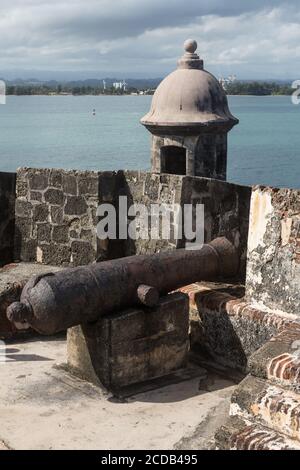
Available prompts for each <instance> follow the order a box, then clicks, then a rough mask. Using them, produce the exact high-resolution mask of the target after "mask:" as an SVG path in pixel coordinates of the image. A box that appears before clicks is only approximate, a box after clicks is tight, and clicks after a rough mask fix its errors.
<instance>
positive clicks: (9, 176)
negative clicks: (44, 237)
mask: <svg viewBox="0 0 300 470" xmlns="http://www.w3.org/2000/svg"><path fill="white" fill-rule="evenodd" d="M15 191H16V175H15V174H14V173H2V172H0V266H2V265H4V264H5V263H9V262H11V261H12V260H13V250H14V226H15Z"/></svg>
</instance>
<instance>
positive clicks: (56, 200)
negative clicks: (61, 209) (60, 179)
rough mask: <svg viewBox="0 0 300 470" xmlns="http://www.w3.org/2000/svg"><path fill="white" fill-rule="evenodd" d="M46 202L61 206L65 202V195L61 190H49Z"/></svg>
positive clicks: (45, 195)
mask: <svg viewBox="0 0 300 470" xmlns="http://www.w3.org/2000/svg"><path fill="white" fill-rule="evenodd" d="M44 198H45V202H48V203H50V204H55V205H58V206H61V205H62V204H63V202H64V193H63V192H62V191H61V190H60V189H56V188H49V189H47V191H45V193H44Z"/></svg>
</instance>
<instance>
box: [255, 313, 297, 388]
mask: <svg viewBox="0 0 300 470" xmlns="http://www.w3.org/2000/svg"><path fill="white" fill-rule="evenodd" d="M249 366H250V371H251V373H252V374H253V375H255V376H257V377H262V378H265V379H268V380H270V381H271V382H274V383H278V384H280V385H282V386H285V387H289V388H292V389H295V390H298V391H300V323H298V322H295V321H291V320H290V321H288V320H287V322H286V325H285V326H284V327H283V328H281V330H280V332H279V333H278V334H277V335H275V336H273V337H272V338H271V339H270V341H268V342H266V343H265V344H264V345H263V346H262V347H261V348H260V349H259V350H258V351H256V352H255V353H253V354H252V356H251V357H250V360H249Z"/></svg>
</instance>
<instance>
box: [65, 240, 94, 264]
mask: <svg viewBox="0 0 300 470" xmlns="http://www.w3.org/2000/svg"><path fill="white" fill-rule="evenodd" d="M71 250H72V262H73V265H74V266H84V265H86V264H89V263H92V262H93V261H96V248H94V247H93V245H92V244H91V243H89V242H87V241H83V240H74V241H72V243H71Z"/></svg>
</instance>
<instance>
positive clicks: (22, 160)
mask: <svg viewBox="0 0 300 470" xmlns="http://www.w3.org/2000/svg"><path fill="white" fill-rule="evenodd" d="M150 101H151V97H150V96H119V97H118V96H99V97H93V96H80V97H73V96H64V97H62V96H49V97H48V96H28V97H27V96H20V97H16V96H8V97H7V104H6V105H0V171H15V170H16V168H17V167H19V166H28V167H56V168H70V169H94V170H116V169H123V168H127V169H149V166H150V163H149V162H150V137H149V134H148V132H147V131H146V129H144V128H143V126H141V125H140V124H139V119H140V118H141V117H142V116H143V115H144V114H145V113H146V112H147V110H148V109H149V106H150ZM229 104H230V108H231V111H232V113H233V114H234V115H235V116H237V117H238V118H239V119H240V124H239V125H238V126H236V127H235V128H234V129H233V130H232V131H231V132H230V136H229V151H228V180H229V181H232V182H237V183H242V184H266V185H272V186H284V187H295V188H300V132H299V131H300V129H299V127H300V126H299V124H300V105H298V106H296V105H293V104H292V102H291V99H290V97H285V96H270V97H254V96H230V97H229ZM94 108H95V109H96V115H95V116H93V115H92V110H93V109H94Z"/></svg>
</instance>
